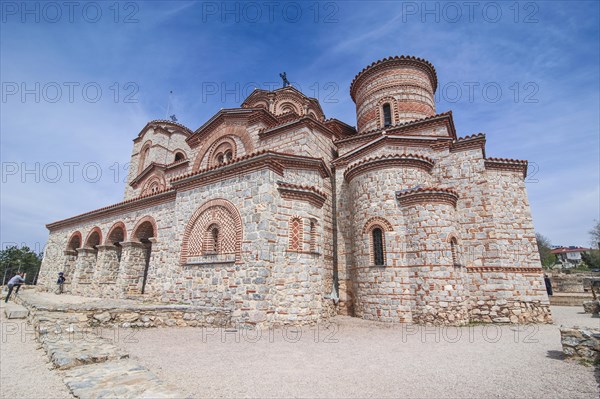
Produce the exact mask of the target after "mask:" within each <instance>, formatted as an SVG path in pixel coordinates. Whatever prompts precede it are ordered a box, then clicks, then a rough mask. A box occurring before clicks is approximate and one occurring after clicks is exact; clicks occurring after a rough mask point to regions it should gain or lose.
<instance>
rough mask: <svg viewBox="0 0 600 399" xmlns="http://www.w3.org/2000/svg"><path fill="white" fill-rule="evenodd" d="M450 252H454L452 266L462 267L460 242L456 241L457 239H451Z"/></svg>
mask: <svg viewBox="0 0 600 399" xmlns="http://www.w3.org/2000/svg"><path fill="white" fill-rule="evenodd" d="M450 251H451V252H452V264H453V265H454V266H460V261H459V259H458V241H457V240H456V237H452V238H451V239H450Z"/></svg>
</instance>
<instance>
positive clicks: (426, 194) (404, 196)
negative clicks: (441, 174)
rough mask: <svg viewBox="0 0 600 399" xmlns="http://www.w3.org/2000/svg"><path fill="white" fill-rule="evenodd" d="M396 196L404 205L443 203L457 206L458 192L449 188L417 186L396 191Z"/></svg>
mask: <svg viewBox="0 0 600 399" xmlns="http://www.w3.org/2000/svg"><path fill="white" fill-rule="evenodd" d="M396 198H397V199H398V202H399V203H400V204H401V205H402V206H410V205H415V204H431V203H442V204H449V205H452V206H453V207H456V202H457V201H458V193H456V191H454V190H451V189H448V188H417V189H414V190H408V191H398V192H396Z"/></svg>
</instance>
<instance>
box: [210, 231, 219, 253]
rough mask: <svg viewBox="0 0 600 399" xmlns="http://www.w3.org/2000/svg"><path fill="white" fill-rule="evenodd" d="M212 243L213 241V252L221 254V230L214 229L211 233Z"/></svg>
mask: <svg viewBox="0 0 600 399" xmlns="http://www.w3.org/2000/svg"><path fill="white" fill-rule="evenodd" d="M211 236H212V241H211V248H210V249H211V251H212V252H214V253H215V254H218V253H219V229H217V228H216V227H214V228H213V229H212V231H211Z"/></svg>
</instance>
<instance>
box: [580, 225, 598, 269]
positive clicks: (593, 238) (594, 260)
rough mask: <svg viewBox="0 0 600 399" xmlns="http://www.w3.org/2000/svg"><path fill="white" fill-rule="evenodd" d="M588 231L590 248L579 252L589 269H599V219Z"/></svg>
mask: <svg viewBox="0 0 600 399" xmlns="http://www.w3.org/2000/svg"><path fill="white" fill-rule="evenodd" d="M595 223H596V225H595V226H594V227H593V228H592V229H591V230H590V231H589V234H590V244H591V248H592V250H591V251H589V252H584V253H582V254H581V260H582V261H583V263H585V264H586V265H587V266H588V267H589V268H591V269H600V221H598V220H596V221H595Z"/></svg>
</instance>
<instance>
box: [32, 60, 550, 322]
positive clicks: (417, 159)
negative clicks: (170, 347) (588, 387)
mask: <svg viewBox="0 0 600 399" xmlns="http://www.w3.org/2000/svg"><path fill="white" fill-rule="evenodd" d="M436 88H437V76H436V72H435V69H434V67H433V65H431V64H430V63H429V62H428V61H425V60H422V59H420V58H415V57H406V56H400V57H391V58H386V59H383V60H380V61H377V62H375V63H373V64H371V65H370V66H368V67H366V68H365V69H363V70H362V71H361V72H360V73H359V74H358V75H357V76H356V77H355V79H354V80H353V82H352V84H351V87H350V94H351V97H352V98H353V100H354V101H355V103H356V112H357V125H358V128H354V127H352V126H350V125H348V124H346V123H344V122H341V121H339V120H337V119H335V118H332V119H326V118H325V115H324V114H323V111H322V109H321V106H320V104H319V102H318V100H316V99H314V98H310V97H307V96H305V95H304V94H302V93H301V92H299V91H298V90H297V89H295V88H294V87H290V86H288V87H284V88H281V89H276V90H274V91H265V90H260V89H257V90H255V91H254V92H252V93H251V94H250V95H249V96H248V98H246V100H244V102H243V103H242V104H241V106H240V107H239V108H234V109H222V110H221V111H219V112H217V113H216V114H215V115H214V116H213V117H212V118H210V119H209V120H208V121H207V122H206V123H204V124H203V125H202V126H200V127H199V128H198V129H196V130H191V129H189V128H187V127H185V126H183V125H180V124H178V123H174V122H170V121H164V120H157V121H151V122H149V123H148V124H147V125H146V126H145V127H144V128H143V129H142V130H141V131H140V132H139V134H138V135H137V137H135V139H134V141H133V151H132V155H131V167H130V169H129V170H130V172H129V176H128V181H127V184H126V187H125V197H124V201H123V202H120V203H118V204H114V205H110V206H107V207H104V208H101V209H98V210H95V211H91V212H87V213H84V214H81V215H77V216H74V217H71V218H68V219H64V220H61V221H58V222H54V223H51V224H49V225H47V227H48V229H49V231H50V236H49V239H48V243H47V245H46V249H45V254H44V260H43V263H42V269H41V272H40V276H39V284H40V285H41V286H43V287H47V288H48V289H53V288H54V282H55V280H56V275H57V273H58V272H59V271H64V272H65V275H66V278H67V284H66V288H67V290H68V291H70V292H72V293H74V294H79V295H85V296H100V297H106V298H135V299H138V300H140V301H159V302H164V303H175V304H178V303H181V304H194V305H198V306H207V307H214V308H219V309H227V310H228V312H230V313H229V314H230V315H231V321H232V322H233V323H243V324H250V325H272V324H305V323H314V322H317V321H319V320H321V319H324V318H327V317H330V316H331V315H333V314H336V313H341V314H349V315H353V316H357V317H362V318H365V319H369V320H376V321H382V322H389V323H401V322H414V323H421V324H433V325H446V324H448V325H464V324H466V323H469V322H498V323H502V322H507V323H509V322H510V323H530V322H550V321H551V315H550V311H549V303H548V297H547V295H546V292H545V288H544V283H543V278H542V270H541V265H540V261H539V257H538V252H537V247H536V242H535V234H534V229H533V223H532V219H531V212H530V208H529V203H528V200H527V193H526V187H525V178H526V175H527V162H526V161H520V160H514V159H506V158H488V157H487V156H486V153H485V135H484V134H481V133H479V134H472V135H467V136H464V137H458V136H457V133H456V129H455V126H454V122H453V118H452V113H451V112H444V113H440V114H438V113H436V110H435V102H434V94H435V90H436Z"/></svg>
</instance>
